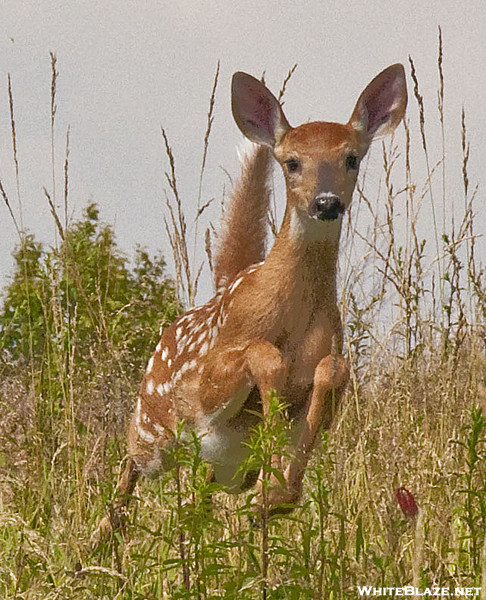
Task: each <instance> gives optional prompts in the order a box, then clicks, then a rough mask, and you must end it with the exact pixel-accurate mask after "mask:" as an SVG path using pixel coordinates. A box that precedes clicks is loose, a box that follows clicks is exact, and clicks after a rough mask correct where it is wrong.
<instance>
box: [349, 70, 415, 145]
mask: <svg viewBox="0 0 486 600" xmlns="http://www.w3.org/2000/svg"><path fill="white" fill-rule="evenodd" d="M406 107H407V81H406V78H405V69H404V68H403V65H400V64H396V65H392V66H391V67H388V68H387V69H385V70H384V71H382V72H381V73H380V74H379V75H377V76H376V77H375V78H374V79H373V81H372V82H371V83H369V84H368V86H367V87H366V88H365V90H364V91H363V92H362V94H361V96H360V97H359V98H358V102H357V103H356V106H355V108H354V111H353V114H352V115H351V119H350V120H349V123H350V125H352V126H353V127H354V128H355V129H356V130H358V131H360V132H361V133H362V134H363V135H364V136H365V137H366V138H367V142H368V143H370V142H371V141H372V140H373V139H374V138H376V137H379V136H382V135H386V134H387V133H392V131H393V130H394V129H395V127H396V126H397V125H398V124H399V123H400V121H401V120H402V119H403V117H404V115H405V109H406Z"/></svg>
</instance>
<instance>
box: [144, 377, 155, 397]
mask: <svg viewBox="0 0 486 600" xmlns="http://www.w3.org/2000/svg"><path fill="white" fill-rule="evenodd" d="M154 388H155V383H154V380H153V379H152V378H150V379H149V380H148V381H147V386H146V388H145V389H146V390H147V394H149V396H150V395H152V394H153V393H154Z"/></svg>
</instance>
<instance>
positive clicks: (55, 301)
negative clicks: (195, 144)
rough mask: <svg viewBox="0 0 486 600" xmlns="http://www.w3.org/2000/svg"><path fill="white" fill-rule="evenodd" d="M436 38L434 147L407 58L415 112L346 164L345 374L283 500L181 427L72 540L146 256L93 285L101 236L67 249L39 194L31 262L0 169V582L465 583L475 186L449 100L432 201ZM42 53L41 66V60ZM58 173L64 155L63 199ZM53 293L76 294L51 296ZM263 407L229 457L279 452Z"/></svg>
mask: <svg viewBox="0 0 486 600" xmlns="http://www.w3.org/2000/svg"><path fill="white" fill-rule="evenodd" d="M442 58H443V49H442V38H441V36H440V37H439V53H438V73H439V77H438V82H439V83H438V103H437V110H436V118H437V119H438V122H439V126H440V128H441V131H442V140H441V143H440V146H439V148H435V147H434V146H433V144H432V143H431V142H430V141H429V139H428V137H427V124H428V123H429V122H431V119H433V118H434V117H432V116H431V115H429V114H426V113H425V110H424V107H423V103H422V97H421V93H420V87H419V78H418V75H417V68H416V65H415V63H414V62H413V61H410V68H411V77H412V80H413V83H414V89H415V92H414V93H413V95H412V101H415V103H416V105H417V111H415V110H413V109H412V110H410V112H409V114H415V112H417V114H418V122H417V123H415V122H412V121H410V120H407V121H406V122H405V123H404V126H403V128H402V130H401V131H400V132H398V133H397V136H396V138H395V139H393V140H392V141H391V142H390V143H386V144H383V145H382V146H381V147H379V146H378V147H375V148H374V150H373V156H372V158H371V159H370V161H369V163H368V164H369V167H368V170H365V171H364V172H363V173H362V174H361V177H360V184H359V187H358V191H357V193H356V197H355V204H354V207H353V210H352V212H351V215H350V217H349V222H348V226H347V228H346V230H345V231H344V232H343V239H342V248H343V252H342V256H341V260H340V286H341V290H342V300H341V309H342V313H343V316H344V321H345V323H346V352H347V353H348V355H349V359H350V364H351V366H352V372H351V381H350V384H349V385H348V389H347V392H346V396H345V398H344V400H343V402H342V406H341V409H340V412H339V414H338V416H337V417H336V419H335V422H334V424H333V426H332V428H331V430H330V431H328V432H323V433H322V435H321V440H320V443H319V445H318V449H317V451H316V453H315V455H314V458H313V460H312V462H311V464H310V467H309V469H308V472H307V474H306V479H305V489H304V494H303V500H302V506H301V507H298V508H297V509H296V510H295V512H293V513H292V514H291V515H289V516H287V517H280V518H278V519H276V518H273V517H270V516H269V515H268V514H267V513H266V512H265V510H264V509H263V514H262V516H261V517H259V518H256V517H255V514H254V510H253V508H252V506H251V499H252V494H254V492H251V491H250V492H248V493H247V494H246V495H242V496H229V495H227V494H225V493H223V491H222V490H221V489H220V487H219V486H217V485H216V484H214V483H211V482H210V479H209V477H208V467H207V465H206V464H205V463H203V462H202V461H201V460H200V458H199V455H198V446H199V440H198V439H197V437H194V438H193V440H192V443H189V444H187V443H184V444H182V443H181V444H176V445H175V446H174V450H173V452H174V454H175V456H174V458H175V459H176V460H175V462H176V463H177V465H178V466H177V467H174V468H173V469H172V470H168V471H167V472H166V473H165V474H164V475H163V476H162V477H161V479H159V480H155V481H147V480H146V481H143V482H142V483H141V485H140V487H139V488H138V490H137V492H136V496H135V497H134V499H133V503H132V506H131V510H130V514H129V520H128V525H127V530H126V531H125V532H123V533H120V534H116V535H115V537H114V539H113V540H112V541H111V542H110V543H105V544H100V545H98V546H97V547H93V545H92V543H91V535H92V532H93V531H94V529H95V527H96V525H97V523H98V521H99V520H100V518H101V517H102V516H103V514H104V510H105V506H107V505H109V502H110V500H111V498H112V497H113V494H114V486H115V482H116V479H117V476H118V469H119V467H118V465H119V462H120V459H121V458H122V457H123V454H124V440H123V429H124V422H125V421H126V418H127V416H128V413H129V411H130V407H131V398H132V397H133V396H134V395H135V393H136V387H137V384H138V379H139V373H140V370H141V369H142V368H143V363H144V360H146V358H148V356H147V355H148V354H150V352H151V349H150V344H148V343H147V344H146V345H142V346H141V345H137V343H136V342H137V339H138V338H137V336H141V335H142V333H143V336H145V337H143V339H144V340H147V339H148V338H149V337H150V336H152V337H153V340H152V341H153V344H155V343H156V330H157V328H158V326H159V325H162V326H164V323H163V322H162V323H161V322H160V317H159V316H157V314H156V313H155V312H154V303H153V302H151V298H152V297H153V296H154V294H155V292H154V289H153V288H151V287H150V280H151V279H150V278H151V277H155V275H154V271H153V269H152V270H151V268H150V267H149V266H147V264H148V263H144V264H145V265H146V266H145V271H144V270H143V269H142V267H140V268H141V269H142V271H141V273H142V275H144V274H145V275H146V277H145V278H144V277H141V279H139V280H137V281H138V282H139V285H140V286H146V288H145V293H144V294H142V296H141V297H140V299H139V304H137V307H138V308H137V311H138V312H137V311H132V312H130V311H129V310H128V308H127V307H126V306H124V305H123V304H120V305H116V306H112V305H111V304H110V303H111V302H113V298H114V297H115V296H114V292H113V293H112V292H110V291H109V290H111V289H112V288H110V281H111V280H112V278H115V275H116V274H117V273H118V274H119V273H120V270H119V269H120V268H121V266H120V265H121V263H120V256H119V255H117V254H116V252H114V250H113V246H110V245H109V244H108V245H107V246H106V247H107V248H111V250H110V251H109V252H108V257H111V258H110V260H108V261H107V262H103V260H104V258H103V256H104V257H105V258H106V256H107V255H106V254H105V255H103V254H96V253H95V254H93V253H90V252H84V253H83V252H79V251H76V250H79V248H78V246H77V244H82V240H83V231H84V230H82V231H80V227H81V225H80V226H79V227H78V229H76V228H75V230H73V226H74V225H75V224H69V225H67V224H66V223H67V221H66V220H65V222H64V224H63V223H62V221H63V220H62V219H61V218H60V217H59V216H58V217H57V220H56V210H55V207H54V203H53V207H52V208H53V219H54V222H55V227H57V230H58V235H59V237H60V239H61V241H60V242H59V249H58V251H57V253H55V254H50V255H49V256H50V259H49V260H50V262H49V261H47V262H43V263H42V262H41V268H40V271H35V268H36V264H37V266H38V258H39V256H41V255H42V252H41V250H40V249H39V248H38V247H37V246H36V245H35V241H34V240H33V239H32V238H31V237H29V236H28V235H27V234H25V233H24V232H23V228H22V227H21V226H19V223H18V219H17V217H16V211H15V210H14V208H13V206H12V203H11V202H10V200H9V196H8V194H7V191H5V190H4V187H3V186H2V195H3V199H4V203H5V205H6V208H8V210H9V212H10V214H11V217H12V222H13V223H14V226H17V227H18V231H19V236H20V242H19V248H18V250H17V253H18V254H17V255H18V257H19V260H18V264H19V265H20V267H19V269H18V282H19V289H20V291H19V293H18V295H17V296H16V297H15V298H16V304H15V303H13V304H12V303H10V304H9V298H10V296H9V295H8V291H7V290H6V292H5V302H6V304H5V306H11V305H12V306H14V305H15V308H14V312H15V310H21V308H22V306H21V304H22V302H24V304H25V303H26V304H25V306H23V308H22V310H24V312H23V314H24V317H23V320H21V323H22V324H23V328H22V329H21V331H22V332H23V333H22V335H21V336H20V337H19V338H18V339H19V340H20V341H19V342H18V344H20V345H19V346H16V347H14V348H13V350H12V348H10V349H9V350H8V352H7V351H6V350H4V351H3V354H2V362H1V364H0V369H1V373H2V382H1V384H0V411H1V418H0V432H1V439H2V442H1V448H0V522H1V528H0V595H1V597H4V598H6V599H17V598H29V599H34V598H39V599H40V598H42V599H54V598H56V599H58V598H66V599H74V598H86V599H88V598H90V599H91V598H110V599H113V598H116V599H121V598H124V599H147V598H154V599H155V598H181V599H182V598H197V599H214V598H226V599H232V598H235V599H236V598H237V599H238V600H245V599H248V600H250V599H257V598H258V599H260V598H266V599H299V600H300V599H306V598H308V599H321V598H322V599H333V600H334V599H343V600H344V599H348V598H357V597H358V596H359V593H358V587H357V586H358V585H360V586H364V585H366V586H372V587H376V588H383V587H391V586H405V585H413V586H416V587H419V588H420V589H422V590H424V589H425V588H427V587H432V586H439V587H447V588H449V589H450V590H451V594H453V593H454V589H455V588H456V587H459V586H465V587H470V588H473V587H481V586H483V597H485V595H486V581H484V577H485V575H486V544H485V536H484V532H485V531H486V508H485V507H486V489H485V486H486V466H485V446H484V443H485V440H486V426H485V420H484V408H485V402H486V387H485V375H484V374H485V373H486V360H485V355H484V332H485V316H486V309H485V300H484V299H485V297H486V295H485V288H484V278H483V268H482V266H481V264H480V262H479V260H478V257H477V252H476V246H475V243H476V237H475V236H476V233H475V227H476V222H475V217H474V212H475V209H474V205H475V202H476V201H477V197H478V189H477V188H476V187H474V184H472V183H471V182H470V178H469V169H468V166H469V155H470V151H471V150H470V147H469V143H468V141H467V127H466V118H465V115H462V117H461V116H460V115H458V120H459V123H460V126H461V128H462V148H461V149H460V151H461V152H462V162H461V165H460V167H459V169H460V171H461V172H460V174H459V175H460V177H461V178H462V186H463V202H462V203H458V202H456V203H455V212H454V213H453V214H452V213H451V214H450V218H449V215H448V214H446V210H445V207H446V206H450V205H451V203H450V202H449V198H448V197H447V194H448V193H449V191H448V190H449V189H450V187H451V183H450V182H451V181H452V180H453V178H454V176H455V174H454V173H453V172H451V171H448V170H446V164H447V169H451V164H452V162H453V161H449V160H448V161H447V162H446V151H445V141H444V131H446V130H447V124H445V123H444V87H445V86H446V83H444V75H443V72H442ZM53 72H55V73H56V77H57V76H58V75H57V71H56V66H55V62H54V64H53ZM290 75H291V73H290ZM217 78H218V73H217V74H216V77H215V82H214V86H213V91H212V94H211V101H210V109H209V112H208V128H207V132H206V136H205V141H204V143H203V153H204V159H203V165H202V169H201V177H200V180H202V177H203V174H204V165H205V160H206V156H207V147H208V146H207V145H208V143H209V142H208V141H209V133H210V124H211V122H212V118H213V112H212V111H213V106H214V97H215V96H214V94H215V89H216V83H217ZM288 83H289V82H288V79H286V81H285V85H284V87H285V86H287V84H288ZM10 85H11V84H10V83H9V86H10ZM10 89H11V88H10ZM11 98H13V94H12V93H11ZM52 105H53V106H55V101H54V99H53V101H52ZM12 106H13V101H12ZM54 114H55V113H53V112H52V111H51V116H52V118H53V119H54ZM461 119H462V120H461ZM12 121H13V118H12ZM52 126H54V120H52ZM16 135H17V136H18V133H17V134H16ZM417 139H418V142H419V145H418V148H419V152H422V155H417V150H416V148H417V144H416V143H415V142H416V140H417ZM19 140H21V138H19V139H18V140H16V142H18V141H19ZM164 143H165V146H166V149H167V154H168V157H169V170H168V173H169V174H168V183H169V187H170V193H171V195H172V198H173V199H175V204H174V203H173V202H172V203H171V202H170V201H169V204H168V211H169V213H168V219H167V229H168V234H169V239H170V241H171V244H172V248H173V250H174V252H175V262H176V266H177V269H178V271H177V274H176V284H178V285H179V293H180V296H181V297H183V298H185V301H186V303H187V304H191V303H192V302H193V301H194V298H195V293H196V292H197V281H198V274H199V272H200V265H201V263H200V261H199V262H197V263H196V265H195V266H194V263H192V264H191V262H190V254H191V245H190V241H189V240H188V239H187V235H186V232H187V228H186V222H185V217H184V213H183V202H182V199H181V198H180V196H179V194H178V190H177V179H176V173H175V160H174V152H173V150H172V149H171V147H170V144H169V142H168V138H167V136H166V135H165V133H164ZM68 147H69V145H68ZM67 155H68V152H67V153H66V156H67ZM379 155H381V158H380V159H378V156H379ZM380 161H381V169H382V170H381V175H380V176H379V178H378V177H377V176H376V164H377V163H378V162H380ZM420 164H424V165H425V175H424V179H423V180H420V179H419V175H417V174H416V169H417V166H418V167H420ZM14 168H15V164H14ZM418 172H419V173H420V168H419V169H418ZM67 173H68V159H67V158H66V165H65V179H64V189H65V196H66V198H67V190H68V175H67ZM0 175H1V174H0ZM446 177H447V179H446ZM378 179H379V181H378ZM196 185H197V183H196ZM199 186H200V181H199ZM51 187H52V189H51V191H50V192H48V193H47V194H46V196H50V197H52V194H53V189H54V185H52V186H51ZM57 188H58V189H59V185H58V186H57ZM199 200H200V207H201V208H203V207H204V205H205V203H204V198H202V197H200V199H199ZM65 212H66V214H67V210H66V211H65ZM423 220H427V223H428V225H427V226H426V227H425V228H424V227H423V226H422V221H423ZM88 221H89V219H88ZM363 223H369V229H368V230H366V229H364V228H363V227H364V226H363ZM430 223H432V225H430ZM91 226H92V228H91V229H89V231H88V230H86V231H85V232H84V235H85V237H87V238H89V239H93V237H91V238H90V235H91V236H93V235H94V234H93V233H92V231H93V227H94V230H95V231H98V232H99V233H101V231H102V230H101V231H100V230H99V229H97V227H99V226H98V225H94V224H93V223H92V224H91ZM81 229H82V228H81ZM90 231H91V233H89V232H90ZM76 232H77V235H75V234H76ZM205 237H207V234H206V236H205ZM191 243H192V242H191ZM88 248H91V246H89V245H88ZM44 256H46V255H44ZM88 264H89V265H90V269H91V270H89V271H87V270H86V269H87V265H88ZM87 272H88V273H89V274H90V276H89V277H86V276H85V275H86V273H87ZM33 273H34V275H35V277H33ZM123 273H125V276H126V277H129V274H128V272H126V271H123ZM155 273H158V274H159V275H160V273H161V272H160V270H159V271H157V270H156V271H155ZM66 274H67V276H66ZM97 274H98V275H97ZM100 274H104V275H103V276H101V275H100ZM93 280H94V283H93ZM32 281H36V282H38V283H36V285H32ZM166 283H167V282H166ZM167 284H168V283H167ZM168 285H169V284H168ZM169 287H170V286H169ZM131 289H132V288H131ZM164 289H165V288H164ZM131 293H132V294H133V293H134V292H131ZM73 294H76V297H77V300H78V301H77V302H76V303H74V302H71V303H70V302H69V299H70V298H71V299H72V298H73ZM163 303H164V305H165V306H166V305H167V304H170V306H171V308H170V309H168V310H167V309H165V310H164V311H163V312H164V315H163V318H164V319H166V320H167V321H168V320H170V319H171V318H173V317H174V316H175V314H176V313H177V311H178V310H179V309H180V306H179V305H178V304H177V302H176V300H175V299H174V296H173V295H170V294H168V295H166V296H165V299H164V301H163ZM128 304H130V303H128ZM161 306H162V302H161ZM69 307H71V308H69ZM83 307H84V308H83ZM39 315H40V316H39ZM124 318H125V321H123V319H124ZM130 319H131V320H135V319H137V323H145V326H144V327H142V326H140V327H141V328H139V330H138V331H135V332H132V335H131V337H126V336H127V335H128V331H129V330H130V329H129V327H127V329H124V328H123V327H122V326H121V325H120V322H121V323H122V324H123V323H124V322H125V323H129V322H130ZM2 323H3V324H2V330H1V331H0V334H1V336H2V340H3V342H5V340H6V339H7V338H6V336H7V334H8V327H6V325H5V320H4V321H3V322H2ZM39 323H41V325H39ZM120 327H121V329H120ZM120 331H122V332H124V333H123V335H121V334H120ZM10 333H11V331H10ZM14 350H15V351H17V350H18V352H17V353H15V352H14ZM21 350H22V351H21ZM144 353H145V354H144ZM284 414H285V407H283V406H282V405H280V404H279V402H278V400H277V399H274V402H272V414H271V415H270V418H269V420H267V421H266V422H262V423H261V425H259V426H258V427H257V428H256V429H255V433H254V436H253V438H252V440H251V441H250V448H251V458H250V461H249V463H248V464H247V465H246V468H247V469H249V470H252V469H254V468H255V467H259V466H263V467H265V469H266V471H265V472H266V473H267V474H268V473H270V472H271V461H270V457H271V454H272V452H274V451H275V448H277V449H278V448H282V451H284V450H283V448H284V446H285V440H286V431H285V419H282V416H283V415H284ZM180 433H181V432H179V434H180ZM399 488H405V489H406V490H408V494H406V496H405V497H406V498H409V499H410V498H412V496H413V498H414V500H413V502H414V503H416V505H417V506H418V513H417V514H416V513H415V511H414V510H412V509H411V508H410V504H409V505H407V504H406V503H405V504H403V501H402V504H400V503H399V502H397V497H396V492H397V489H399ZM264 489H265V488H264ZM402 493H403V494H405V492H402ZM263 496H264V492H263ZM410 502H412V500H409V503H410ZM264 505H265V503H264Z"/></svg>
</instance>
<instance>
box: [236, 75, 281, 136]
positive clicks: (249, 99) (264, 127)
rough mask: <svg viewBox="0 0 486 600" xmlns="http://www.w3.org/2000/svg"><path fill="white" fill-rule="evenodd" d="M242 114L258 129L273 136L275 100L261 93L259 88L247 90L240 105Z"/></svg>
mask: <svg viewBox="0 0 486 600" xmlns="http://www.w3.org/2000/svg"><path fill="white" fill-rule="evenodd" d="M240 110H241V114H242V116H243V118H244V120H245V122H246V123H247V124H248V125H249V126H251V127H253V128H254V129H256V130H258V131H259V132H262V133H263V132H264V133H266V134H267V135H268V136H269V137H273V133H274V132H273V118H272V117H273V114H272V113H273V102H272V99H271V98H267V97H266V96H264V95H263V94H261V93H260V91H259V90H254V89H251V86H250V87H249V88H248V89H247V90H245V96H244V98H243V100H242V103H241V106H240Z"/></svg>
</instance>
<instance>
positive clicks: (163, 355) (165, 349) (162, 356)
mask: <svg viewBox="0 0 486 600" xmlns="http://www.w3.org/2000/svg"><path fill="white" fill-rule="evenodd" d="M168 354H169V350H168V348H167V346H166V347H165V348H164V349H163V350H162V354H161V357H160V358H161V359H162V360H166V358H167V355H168Z"/></svg>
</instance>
